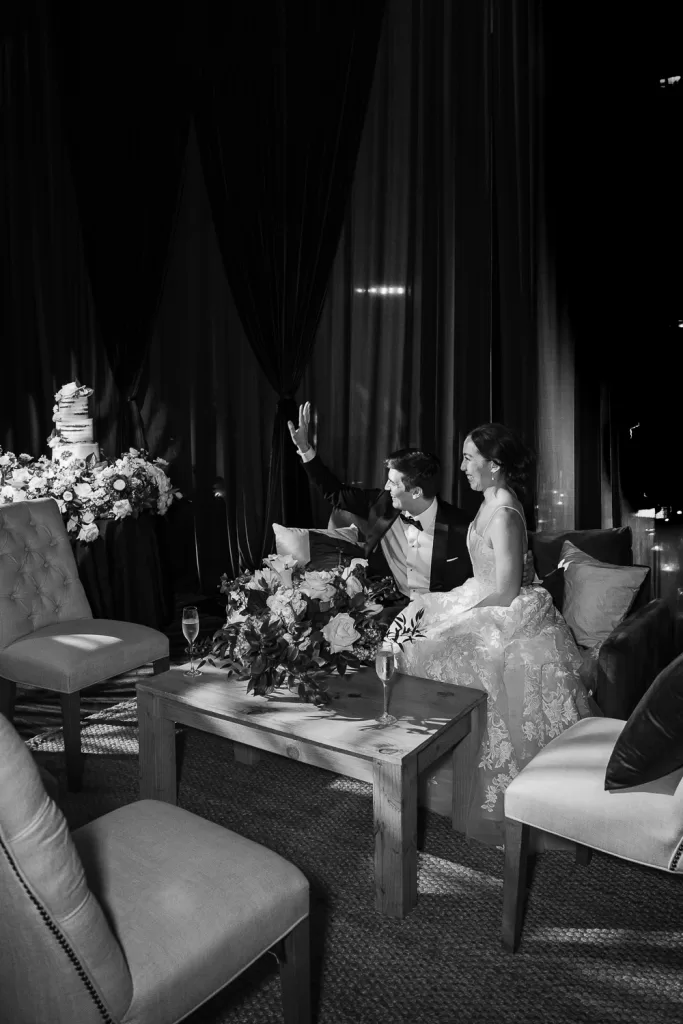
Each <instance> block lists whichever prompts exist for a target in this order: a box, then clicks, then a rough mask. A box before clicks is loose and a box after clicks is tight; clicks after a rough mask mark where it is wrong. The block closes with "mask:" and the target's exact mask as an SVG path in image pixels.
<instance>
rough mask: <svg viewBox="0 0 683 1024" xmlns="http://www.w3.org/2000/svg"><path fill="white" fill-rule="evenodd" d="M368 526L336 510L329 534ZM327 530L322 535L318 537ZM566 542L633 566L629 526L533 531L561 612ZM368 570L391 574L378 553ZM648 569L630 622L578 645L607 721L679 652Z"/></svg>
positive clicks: (629, 706) (621, 713)
mask: <svg viewBox="0 0 683 1024" xmlns="http://www.w3.org/2000/svg"><path fill="white" fill-rule="evenodd" d="M363 525H364V524H363V522H362V520H360V519H359V518H358V517H357V516H354V515H352V514H350V513H348V512H344V511H342V510H341V509H333V510H332V513H331V515H330V519H329V522H328V524H327V530H328V531H339V530H340V529H348V528H349V527H356V529H357V530H358V538H359V540H360V541H362V540H363ZM324 532H325V531H319V534H320V535H322V534H324ZM565 541H569V542H570V543H571V544H573V545H575V546H576V547H577V548H579V549H581V550H582V551H584V552H585V553H586V554H587V555H589V556H591V557H592V558H593V559H596V560H598V561H600V562H603V563H608V564H610V565H614V566H632V565H633V548H632V541H633V538H632V533H631V529H630V527H617V528H613V529H596V530H565V531H562V532H558V533H548V532H545V531H538V532H533V531H530V532H529V547H530V550H531V552H532V555H533V558H534V565H535V568H536V574H537V576H538V579H539V581H540V583H541V585H542V586H544V587H545V588H546V589H547V590H548V591H549V593H550V594H551V596H552V599H553V603H554V604H555V607H556V608H557V609H558V611H560V612H562V611H563V609H564V603H565V572H564V569H563V568H562V567H561V566H560V565H559V563H560V561H561V560H562V549H563V545H564V543H565ZM350 550H351V549H350V548H349V547H348V546H347V540H346V539H345V540H343V541H341V542H340V554H341V555H342V556H344V555H348V553H349V551H350ZM321 564H322V563H321ZM369 569H370V572H371V574H382V573H388V571H389V570H388V566H387V565H386V562H385V561H384V558H383V556H382V555H381V552H379V551H378V552H374V553H373V557H372V558H371V559H370V566H369ZM643 570H644V572H643V575H644V580H643V583H642V585H641V586H640V588H639V590H638V593H637V595H636V597H635V599H634V601H633V604H632V605H631V607H630V609H629V610H628V614H627V615H626V618H625V619H624V620H623V621H622V622H620V623H619V625H618V626H617V627H616V628H615V629H614V630H613V631H612V632H611V633H610V635H609V636H608V637H607V638H606V639H604V640H603V641H602V642H601V643H600V645H599V649H595V647H594V648H590V649H588V648H584V649H583V650H582V648H581V644H580V643H579V650H580V651H581V652H582V656H583V657H584V669H583V679H584V682H585V684H586V686H587V688H588V690H589V691H590V692H591V695H592V696H593V698H594V700H595V702H596V703H597V705H598V707H599V708H600V710H601V711H602V713H603V714H604V715H605V716H607V717H608V718H620V719H623V720H626V719H627V718H628V717H629V716H630V714H631V712H632V711H633V709H634V708H635V706H636V704H637V703H638V701H639V700H640V698H641V697H642V696H643V694H644V693H645V691H646V690H647V689H648V687H649V686H650V683H652V681H653V680H654V679H655V677H656V676H657V675H658V674H659V672H660V671H661V670H662V669H663V668H664V667H665V666H666V665H668V664H669V662H670V661H672V660H673V659H674V658H675V657H676V655H677V654H678V653H679V651H678V648H677V639H676V620H675V611H674V608H673V606H672V605H671V604H670V603H669V602H667V601H664V600H663V599H661V598H655V599H652V598H651V583H650V572H649V568H648V567H643ZM596 647H598V645H596Z"/></svg>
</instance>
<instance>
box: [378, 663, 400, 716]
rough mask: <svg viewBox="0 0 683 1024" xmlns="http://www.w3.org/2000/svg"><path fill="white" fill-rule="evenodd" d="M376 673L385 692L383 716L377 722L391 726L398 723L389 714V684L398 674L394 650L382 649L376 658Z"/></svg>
mask: <svg viewBox="0 0 683 1024" xmlns="http://www.w3.org/2000/svg"><path fill="white" fill-rule="evenodd" d="M375 671H376V673H377V675H378V676H379V678H380V679H381V680H382V690H383V691H384V710H383V711H382V714H381V715H378V716H377V721H378V722H381V724H382V725H391V723H392V722H396V721H397V719H396V717H395V716H394V715H390V714H389V683H390V682H391V680H392V679H393V678H394V676H395V674H396V655H395V654H394V651H393V648H391V647H386V646H385V647H380V649H379V651H378V652H377V654H376V656H375Z"/></svg>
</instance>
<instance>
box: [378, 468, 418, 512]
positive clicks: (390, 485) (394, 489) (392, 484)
mask: <svg viewBox="0 0 683 1024" xmlns="http://www.w3.org/2000/svg"><path fill="white" fill-rule="evenodd" d="M384 490H385V491H389V494H390V495H391V504H392V505H393V506H394V508H398V509H404V510H405V511H406V512H410V511H411V509H412V507H413V504H414V501H415V498H414V497H413V492H412V491H408V490H406V486H405V483H404V481H403V473H399V471H398V470H397V469H390V470H389V472H388V474H387V482H386V483H385V485H384Z"/></svg>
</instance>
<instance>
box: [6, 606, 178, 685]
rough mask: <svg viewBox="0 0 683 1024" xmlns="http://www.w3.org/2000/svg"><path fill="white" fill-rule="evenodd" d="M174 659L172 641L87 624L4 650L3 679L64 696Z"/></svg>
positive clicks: (145, 630)
mask: <svg viewBox="0 0 683 1024" xmlns="http://www.w3.org/2000/svg"><path fill="white" fill-rule="evenodd" d="M165 657H168V637H167V636H165V635H164V634H163V633H160V632H159V631H158V630H156V629H150V627H149V626H141V625H139V624H138V623H137V622H119V621H117V620H116V619H87V620H86V619H81V620H79V621H77V622H59V623H55V624H54V625H52V626H45V627H44V628H43V629H37V630H36V631H35V632H34V633H31V634H30V635H29V636H25V637H22V638H21V639H20V640H15V642H14V643H13V644H10V646H9V647H6V648H5V649H4V651H0V676H3V677H4V678H5V679H11V680H13V681H14V682H16V683H22V684H24V685H26V686H40V687H43V688H44V689H46V690H58V691H59V692H60V693H74V692H75V691H76V690H81V689H83V687H84V686H90V685H91V684H92V683H100V682H102V681H103V680H105V679H112V678H113V677H114V676H118V675H120V674H121V673H122V672H129V671H130V670H131V669H134V668H140V666H141V665H145V664H147V662H150V661H156V660H157V659H158V658H165Z"/></svg>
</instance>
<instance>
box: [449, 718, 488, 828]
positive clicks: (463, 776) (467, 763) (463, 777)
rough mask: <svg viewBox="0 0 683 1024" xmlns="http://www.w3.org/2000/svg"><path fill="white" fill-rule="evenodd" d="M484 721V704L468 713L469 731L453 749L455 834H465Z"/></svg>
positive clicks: (453, 822)
mask: <svg viewBox="0 0 683 1024" xmlns="http://www.w3.org/2000/svg"><path fill="white" fill-rule="evenodd" d="M482 716H483V717H484V721H486V704H482V705H481V706H480V707H476V708H472V710H471V711H470V731H469V732H468V733H467V736H464V737H463V738H462V739H461V740H460V742H459V743H458V744H457V745H456V746H455V747H454V748H453V759H452V764H453V804H452V809H451V826H452V828H453V829H454V831H456V832H465V830H466V826H467V815H468V813H469V809H470V795H471V790H472V779H473V777H474V771H475V768H476V763H477V760H476V759H477V757H478V756H479V746H480V744H481V735H480V725H481V717H482Z"/></svg>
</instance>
